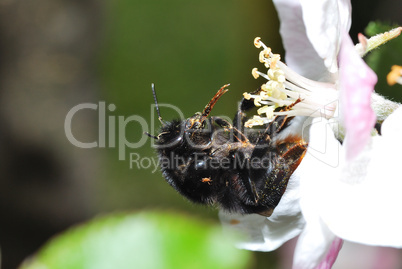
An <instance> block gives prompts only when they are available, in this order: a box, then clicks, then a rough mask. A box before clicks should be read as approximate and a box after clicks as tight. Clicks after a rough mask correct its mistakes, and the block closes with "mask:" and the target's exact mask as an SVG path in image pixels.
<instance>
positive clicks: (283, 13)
mask: <svg viewBox="0 0 402 269" xmlns="http://www.w3.org/2000/svg"><path fill="white" fill-rule="evenodd" d="M273 3H274V4H275V7H276V10H277V11H278V15H279V19H280V21H281V25H280V33H281V36H282V41H283V45H284V47H285V51H286V57H285V61H286V64H287V65H288V66H289V67H291V68H292V69H293V70H294V71H295V72H297V73H298V74H300V75H302V76H304V77H307V78H309V79H313V80H326V81H329V77H330V76H329V73H328V70H327V68H326V67H325V65H324V60H323V59H322V58H321V57H320V56H319V55H318V54H317V52H316V50H315V49H314V47H313V45H312V44H311V42H310V40H309V38H308V37H307V33H306V28H305V26H304V21H303V14H302V7H301V4H300V1H299V0H273ZM323 78H324V79H323ZM325 78H327V79H325Z"/></svg>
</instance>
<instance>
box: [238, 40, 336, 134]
mask: <svg viewBox="0 0 402 269" xmlns="http://www.w3.org/2000/svg"><path fill="white" fill-rule="evenodd" d="M254 45H255V46H256V47H257V48H262V51H261V52H260V54H259V61H260V62H261V63H263V64H264V65H265V67H266V68H268V71H267V72H266V73H262V72H260V71H258V69H257V68H253V70H252V72H251V73H252V75H253V77H254V78H255V79H257V78H259V77H263V78H264V79H266V80H267V82H266V83H264V84H263V85H262V86H261V90H260V91H259V92H258V93H256V94H252V93H244V94H243V96H244V98H245V99H248V100H250V99H254V104H255V106H256V107H260V108H259V109H258V110H257V113H258V115H255V116H254V117H253V118H252V119H250V120H248V121H247V122H246V123H245V126H246V127H252V126H255V125H262V124H266V123H268V122H270V121H272V119H273V118H274V117H275V116H277V115H289V116H313V117H321V116H324V117H326V118H331V117H332V116H333V115H334V112H335V109H336V103H335V102H334V101H336V100H337V99H338V94H337V91H336V86H335V84H331V83H323V82H317V81H313V80H310V79H307V78H305V77H303V76H300V75H299V74H297V73H296V72H294V71H293V70H291V69H290V68H289V67H288V66H287V65H286V64H284V63H283V62H282V61H281V60H280V59H281V57H280V55H279V54H274V53H272V50H271V48H269V47H267V46H266V45H265V44H264V43H263V42H262V41H261V38H259V37H257V38H255V39H254ZM296 102H297V103H296ZM293 104H295V105H294V106H293ZM288 106H291V108H290V109H289V110H286V111H285V110H284V107H288ZM324 108H325V109H324ZM263 114H265V117H263V116H262V115H263Z"/></svg>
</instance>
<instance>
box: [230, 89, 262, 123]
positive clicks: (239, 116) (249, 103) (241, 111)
mask: <svg viewBox="0 0 402 269" xmlns="http://www.w3.org/2000/svg"><path fill="white" fill-rule="evenodd" d="M260 91H261V88H260V89H258V90H256V91H254V92H252V94H258V93H259V92H260ZM253 108H255V105H254V101H253V100H251V99H249V100H248V99H245V98H243V99H242V100H241V101H240V103H239V107H238V108H237V113H236V115H235V117H234V119H233V125H234V126H236V128H237V129H239V130H241V129H242V127H243V126H244V123H245V122H246V121H247V120H248V118H247V115H246V113H245V112H246V111H248V110H250V109H253Z"/></svg>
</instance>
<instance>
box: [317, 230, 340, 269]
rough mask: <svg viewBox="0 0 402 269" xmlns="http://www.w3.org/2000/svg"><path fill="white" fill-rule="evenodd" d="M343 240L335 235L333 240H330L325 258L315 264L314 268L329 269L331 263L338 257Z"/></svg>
mask: <svg viewBox="0 0 402 269" xmlns="http://www.w3.org/2000/svg"><path fill="white" fill-rule="evenodd" d="M342 244H343V240H342V239H340V238H338V237H336V238H335V239H334V241H332V244H331V247H330V249H329V251H328V253H327V256H326V257H325V259H324V260H323V261H322V262H321V263H320V265H318V266H317V268H316V269H331V268H332V265H333V264H334V263H335V260H336V258H337V257H338V254H339V251H340V250H341V248H342Z"/></svg>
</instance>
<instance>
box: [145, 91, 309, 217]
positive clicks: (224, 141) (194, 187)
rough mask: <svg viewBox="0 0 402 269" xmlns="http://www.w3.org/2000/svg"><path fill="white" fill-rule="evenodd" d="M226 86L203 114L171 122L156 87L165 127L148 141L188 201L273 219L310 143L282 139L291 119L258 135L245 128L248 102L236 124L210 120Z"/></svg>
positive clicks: (168, 178) (274, 122)
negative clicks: (151, 141) (162, 106)
mask: <svg viewBox="0 0 402 269" xmlns="http://www.w3.org/2000/svg"><path fill="white" fill-rule="evenodd" d="M152 86H153V85H152ZM227 86H229V85H225V86H223V87H222V88H220V89H219V91H218V92H217V93H216V94H215V95H214V97H213V98H212V99H211V100H210V101H209V103H208V104H207V105H206V106H205V108H204V110H203V111H202V113H196V114H194V115H193V116H192V117H190V118H188V119H185V120H173V121H170V122H164V121H163V120H162V117H161V116H160V112H159V108H158V105H157V104H158V102H157V98H156V94H155V89H154V86H153V87H152V89H153V94H154V100H155V104H156V108H157V113H158V116H159V120H160V121H161V123H162V126H161V128H160V132H159V134H158V135H157V136H153V135H150V134H147V135H148V136H150V137H152V138H154V139H155V140H156V150H157V152H158V157H159V164H160V166H161V167H160V168H161V171H162V175H163V177H164V178H165V179H166V181H167V182H168V183H169V184H170V185H171V186H172V187H173V188H174V189H176V191H178V192H179V193H180V194H182V195H183V196H184V197H186V198H187V199H188V200H190V201H192V202H195V203H199V204H206V205H217V206H218V207H220V208H222V209H224V210H226V211H229V212H236V213H242V214H251V213H257V214H260V215H263V216H270V215H271V214H272V213H273V211H274V209H275V207H276V206H277V205H278V203H279V201H280V200H281V197H282V195H283V193H284V192H285V190H286V187H287V184H288V182H289V179H290V177H291V175H292V174H293V172H294V171H295V170H296V168H297V167H298V165H299V164H300V162H301V160H302V159H303V157H304V154H305V152H306V149H307V143H306V142H305V141H304V140H303V139H302V138H301V137H300V136H298V135H286V136H285V137H283V135H281V133H284V132H283V131H284V130H285V129H286V128H287V127H288V126H289V124H290V122H291V121H292V117H288V116H276V117H275V118H274V119H273V120H272V121H271V122H270V123H268V124H266V125H265V126H264V128H262V129H260V130H254V128H253V129H251V128H245V127H244V123H245V122H246V120H247V119H248V118H247V116H246V112H247V111H248V110H250V109H252V108H254V102H253V101H251V100H246V99H244V98H243V100H242V101H241V102H240V104H239V107H238V111H237V113H236V115H235V117H234V119H233V124H231V123H229V122H228V121H226V120H225V119H223V118H221V117H213V116H212V117H209V114H210V112H211V110H212V108H213V107H214V105H215V104H216V102H217V101H218V100H219V98H220V97H221V96H222V95H223V94H224V93H226V92H227V91H228V89H227ZM258 91H259V90H258ZM258 91H256V93H258ZM293 105H294V104H293ZM286 109H289V107H287V108H286V107H285V108H283V109H282V110H286Z"/></svg>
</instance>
